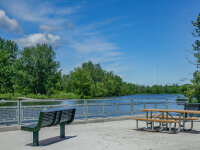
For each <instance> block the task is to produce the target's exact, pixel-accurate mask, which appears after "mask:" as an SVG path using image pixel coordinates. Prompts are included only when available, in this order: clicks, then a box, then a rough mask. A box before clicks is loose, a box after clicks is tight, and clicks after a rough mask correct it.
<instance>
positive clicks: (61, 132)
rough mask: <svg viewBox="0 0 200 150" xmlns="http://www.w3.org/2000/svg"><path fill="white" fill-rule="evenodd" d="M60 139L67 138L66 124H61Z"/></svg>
mask: <svg viewBox="0 0 200 150" xmlns="http://www.w3.org/2000/svg"><path fill="white" fill-rule="evenodd" d="M60 138H65V124H64V123H61V124H60Z"/></svg>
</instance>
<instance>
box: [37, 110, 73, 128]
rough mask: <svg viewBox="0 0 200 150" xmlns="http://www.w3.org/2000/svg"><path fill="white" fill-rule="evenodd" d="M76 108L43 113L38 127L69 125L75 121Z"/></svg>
mask: <svg viewBox="0 0 200 150" xmlns="http://www.w3.org/2000/svg"><path fill="white" fill-rule="evenodd" d="M75 111H76V108H66V109H54V110H47V111H41V112H40V116H39V120H38V127H48V126H53V125H57V124H61V123H64V124H69V123H71V122H72V121H73V120H74V116H75Z"/></svg>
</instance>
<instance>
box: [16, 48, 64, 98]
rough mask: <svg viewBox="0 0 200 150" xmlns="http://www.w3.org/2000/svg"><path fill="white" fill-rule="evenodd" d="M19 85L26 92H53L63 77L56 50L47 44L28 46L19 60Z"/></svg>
mask: <svg viewBox="0 0 200 150" xmlns="http://www.w3.org/2000/svg"><path fill="white" fill-rule="evenodd" d="M16 66H17V69H18V70H19V71H18V73H17V81H16V82H17V85H19V87H20V89H19V90H22V91H23V92H24V93H25V94H28V93H34V94H38V93H40V94H51V93H52V92H53V89H54V87H55V85H56V83H57V82H58V81H59V80H60V79H61V73H60V71H58V68H59V63H58V62H56V61H55V52H54V51H53V49H52V47H50V46H48V45H46V44H42V45H40V44H38V45H37V46H32V47H27V48H25V49H23V50H22V51H21V55H20V57H19V59H18V60H17V65H16Z"/></svg>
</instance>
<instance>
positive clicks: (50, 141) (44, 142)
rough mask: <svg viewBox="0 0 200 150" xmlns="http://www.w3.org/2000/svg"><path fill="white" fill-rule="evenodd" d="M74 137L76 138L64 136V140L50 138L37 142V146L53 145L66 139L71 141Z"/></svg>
mask: <svg viewBox="0 0 200 150" xmlns="http://www.w3.org/2000/svg"><path fill="white" fill-rule="evenodd" d="M74 137H77V136H66V137H65V138H60V136H56V137H52V138H49V139H45V140H41V141H39V146H48V145H51V144H55V143H58V142H61V141H65V140H68V139H71V138H74ZM26 146H33V143H29V144H27V145H26Z"/></svg>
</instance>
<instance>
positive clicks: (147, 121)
mask: <svg viewBox="0 0 200 150" xmlns="http://www.w3.org/2000/svg"><path fill="white" fill-rule="evenodd" d="M146 119H148V111H147V112H146ZM146 128H148V121H146Z"/></svg>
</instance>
